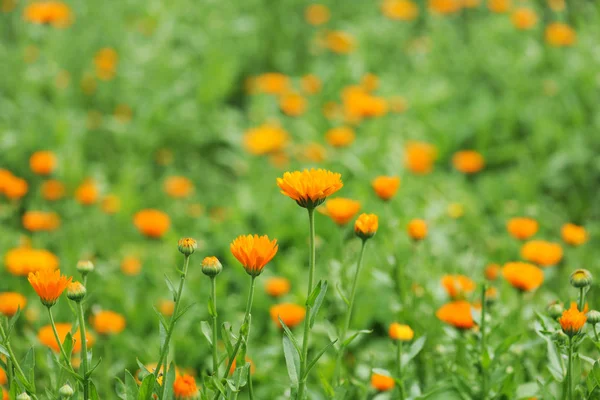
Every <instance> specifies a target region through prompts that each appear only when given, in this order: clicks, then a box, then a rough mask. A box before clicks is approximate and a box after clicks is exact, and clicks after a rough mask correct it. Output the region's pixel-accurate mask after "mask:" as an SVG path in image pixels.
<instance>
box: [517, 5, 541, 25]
mask: <svg viewBox="0 0 600 400" xmlns="http://www.w3.org/2000/svg"><path fill="white" fill-rule="evenodd" d="M510 19H511V21H512V23H513V25H514V26H515V27H516V28H517V29H520V30H527V29H531V28H533V27H534V26H535V25H536V24H537V20H538V17H537V14H536V13H535V11H533V10H532V9H531V8H526V7H521V8H517V9H516V10H515V11H514V12H513V13H512V15H511V17H510Z"/></svg>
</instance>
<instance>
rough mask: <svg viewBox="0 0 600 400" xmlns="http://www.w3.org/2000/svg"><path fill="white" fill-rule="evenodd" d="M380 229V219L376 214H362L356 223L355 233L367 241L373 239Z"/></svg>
mask: <svg viewBox="0 0 600 400" xmlns="http://www.w3.org/2000/svg"><path fill="white" fill-rule="evenodd" d="M378 228H379V218H378V217H377V215H375V214H360V215H359V217H358V219H357V220H356V222H355V223H354V233H355V234H356V236H358V237H359V238H361V239H363V240H366V239H369V238H371V237H373V236H374V235H375V234H376V233H377V229H378Z"/></svg>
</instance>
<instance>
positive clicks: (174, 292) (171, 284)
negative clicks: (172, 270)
mask: <svg viewBox="0 0 600 400" xmlns="http://www.w3.org/2000/svg"><path fill="white" fill-rule="evenodd" d="M165 282H166V284H167V287H168V288H169V291H170V292H171V294H172V295H173V301H177V290H176V289H175V286H173V282H171V280H170V279H169V277H168V276H167V274H165Z"/></svg>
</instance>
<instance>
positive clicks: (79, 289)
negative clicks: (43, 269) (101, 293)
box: [67, 282, 87, 303]
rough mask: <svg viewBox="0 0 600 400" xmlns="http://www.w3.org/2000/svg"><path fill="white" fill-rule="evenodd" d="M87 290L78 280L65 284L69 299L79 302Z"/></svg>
mask: <svg viewBox="0 0 600 400" xmlns="http://www.w3.org/2000/svg"><path fill="white" fill-rule="evenodd" d="M86 293H87V290H86V288H85V286H83V285H82V284H81V283H80V282H71V283H70V284H69V286H67V297H68V298H69V300H73V301H74V302H77V303H79V302H80V301H81V300H83V298H84V297H85V295H86Z"/></svg>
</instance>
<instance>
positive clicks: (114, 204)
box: [100, 194, 121, 214]
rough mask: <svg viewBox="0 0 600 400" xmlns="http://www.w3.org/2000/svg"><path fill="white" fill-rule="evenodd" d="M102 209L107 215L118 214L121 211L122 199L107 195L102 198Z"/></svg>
mask: <svg viewBox="0 0 600 400" xmlns="http://www.w3.org/2000/svg"><path fill="white" fill-rule="evenodd" d="M100 208H102V211H103V212H104V213H106V214H116V213H118V212H119V210H120V209H121V199H120V198H119V196H117V195H115V194H107V195H106V196H104V197H103V198H102V202H101V203H100Z"/></svg>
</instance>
